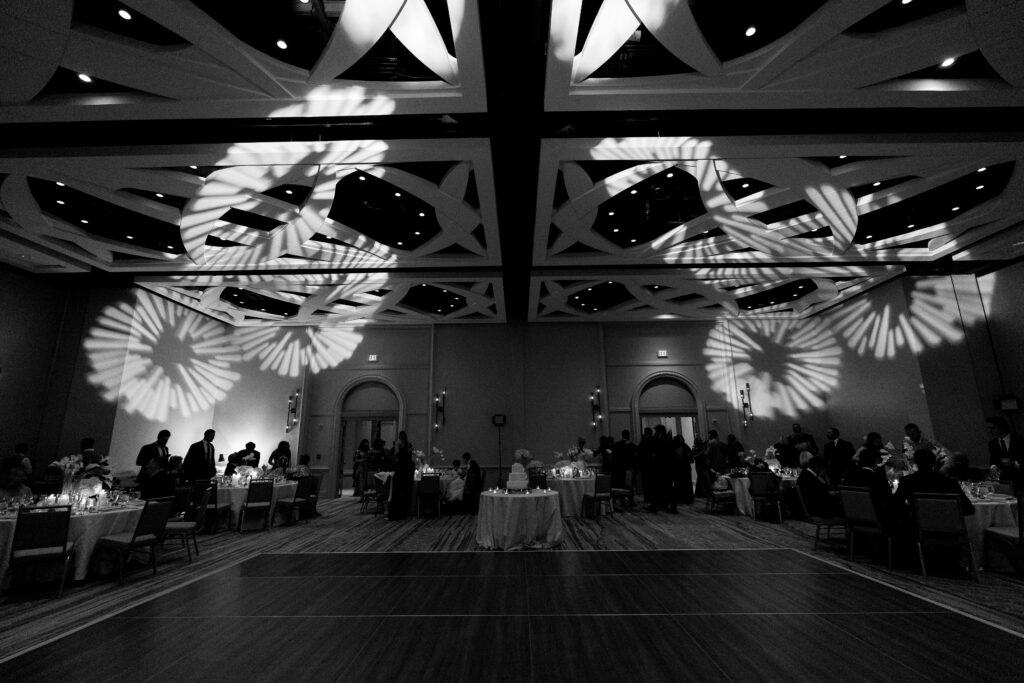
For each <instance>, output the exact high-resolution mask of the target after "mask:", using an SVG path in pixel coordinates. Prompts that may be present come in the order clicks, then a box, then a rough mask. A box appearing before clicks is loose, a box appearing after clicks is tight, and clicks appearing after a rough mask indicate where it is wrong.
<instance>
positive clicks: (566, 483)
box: [548, 477, 595, 517]
mask: <svg viewBox="0 0 1024 683" xmlns="http://www.w3.org/2000/svg"><path fill="white" fill-rule="evenodd" d="M594 482H595V478H594V477H580V478H577V479H571V478H565V479H560V478H558V477H548V489H550V490H552V491H557V492H558V505H559V508H560V509H561V511H562V516H563V517H582V516H583V496H584V495H585V494H590V495H594Z"/></svg>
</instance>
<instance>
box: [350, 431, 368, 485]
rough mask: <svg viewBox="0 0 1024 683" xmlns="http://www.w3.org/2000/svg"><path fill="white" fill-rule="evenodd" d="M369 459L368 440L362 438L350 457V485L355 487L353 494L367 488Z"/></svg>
mask: <svg viewBox="0 0 1024 683" xmlns="http://www.w3.org/2000/svg"><path fill="white" fill-rule="evenodd" d="M369 460H370V440H369V439H363V440H362V441H360V442H359V446H357V447H356V453H355V456H354V457H353V458H352V486H353V488H354V489H355V493H354V494H353V495H356V496H361V495H363V491H365V490H367V489H368V488H369V485H368V483H367V463H368V461H369Z"/></svg>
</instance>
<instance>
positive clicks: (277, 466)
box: [270, 453, 291, 477]
mask: <svg viewBox="0 0 1024 683" xmlns="http://www.w3.org/2000/svg"><path fill="white" fill-rule="evenodd" d="M290 464H291V460H290V458H289V457H288V456H287V455H284V454H283V453H281V454H278V456H277V457H276V458H274V469H272V470H270V476H272V477H283V476H285V475H287V474H288V466H289V465H290Z"/></svg>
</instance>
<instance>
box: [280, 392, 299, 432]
mask: <svg viewBox="0 0 1024 683" xmlns="http://www.w3.org/2000/svg"><path fill="white" fill-rule="evenodd" d="M297 424H299V390H298V389H296V390H295V393H294V394H292V395H291V396H289V397H288V412H287V413H285V416H284V431H285V434H287V433H288V432H290V431H292V430H293V429H295V425H297Z"/></svg>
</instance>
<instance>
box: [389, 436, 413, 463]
mask: <svg viewBox="0 0 1024 683" xmlns="http://www.w3.org/2000/svg"><path fill="white" fill-rule="evenodd" d="M402 451H405V452H406V453H408V454H409V459H410V460H412V444H411V443H410V442H409V436H408V435H407V434H406V433H405V430H402V431H400V432H398V438H397V439H395V443H394V446H393V447H392V448H391V454H392V455H393V456H395V459H396V460H397V458H398V454H399V453H401V452H402ZM413 465H414V466H415V463H413Z"/></svg>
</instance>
